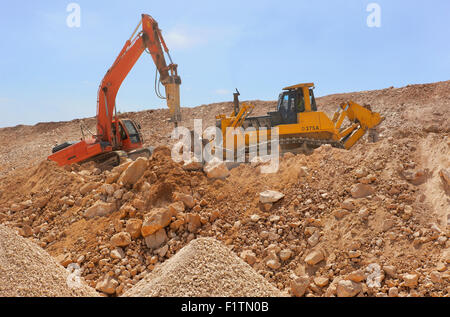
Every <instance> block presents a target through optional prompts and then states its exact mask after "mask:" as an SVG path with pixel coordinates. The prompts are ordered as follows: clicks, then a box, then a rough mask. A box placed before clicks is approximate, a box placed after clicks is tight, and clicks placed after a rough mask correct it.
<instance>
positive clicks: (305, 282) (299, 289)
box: [291, 275, 310, 297]
mask: <svg viewBox="0 0 450 317" xmlns="http://www.w3.org/2000/svg"><path fill="white" fill-rule="evenodd" d="M309 283H310V279H309V277H308V276H307V275H303V276H300V277H295V278H294V279H293V280H292V281H291V292H292V294H293V295H294V296H295V297H302V296H303V295H305V292H306V290H307V289H308V287H309Z"/></svg>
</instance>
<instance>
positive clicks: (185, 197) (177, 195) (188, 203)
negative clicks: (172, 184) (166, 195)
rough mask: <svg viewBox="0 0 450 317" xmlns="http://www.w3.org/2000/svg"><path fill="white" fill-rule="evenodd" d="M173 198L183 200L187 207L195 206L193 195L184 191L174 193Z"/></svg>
mask: <svg viewBox="0 0 450 317" xmlns="http://www.w3.org/2000/svg"><path fill="white" fill-rule="evenodd" d="M173 200H175V201H181V202H183V203H184V205H185V206H186V207H187V208H192V207H194V206H195V201H194V198H193V197H192V196H191V195H187V194H183V193H174V194H173Z"/></svg>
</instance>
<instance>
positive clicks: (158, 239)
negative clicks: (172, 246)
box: [144, 229, 167, 249]
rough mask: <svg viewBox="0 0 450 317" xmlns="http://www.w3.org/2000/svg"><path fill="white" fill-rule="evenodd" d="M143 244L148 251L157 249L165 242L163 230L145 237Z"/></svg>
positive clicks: (164, 231)
mask: <svg viewBox="0 0 450 317" xmlns="http://www.w3.org/2000/svg"><path fill="white" fill-rule="evenodd" d="M144 240H145V244H146V245H147V247H148V248H149V249H158V248H159V247H161V246H162V245H163V244H164V243H165V242H166V241H167V234H166V230H165V229H160V230H158V231H156V232H155V233H153V234H151V235H149V236H146V237H145V239H144Z"/></svg>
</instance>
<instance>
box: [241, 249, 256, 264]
mask: <svg viewBox="0 0 450 317" xmlns="http://www.w3.org/2000/svg"><path fill="white" fill-rule="evenodd" d="M240 257H241V258H242V259H243V260H244V261H245V262H247V263H248V264H250V265H253V264H255V262H256V255H255V253H253V252H252V251H250V250H245V251H242V252H241V255H240Z"/></svg>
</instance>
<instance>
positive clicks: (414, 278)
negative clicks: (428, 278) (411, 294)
mask: <svg viewBox="0 0 450 317" xmlns="http://www.w3.org/2000/svg"><path fill="white" fill-rule="evenodd" d="M403 281H404V282H405V286H407V287H410V288H414V287H416V286H417V282H418V281H419V275H418V274H416V273H413V274H403Z"/></svg>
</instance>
